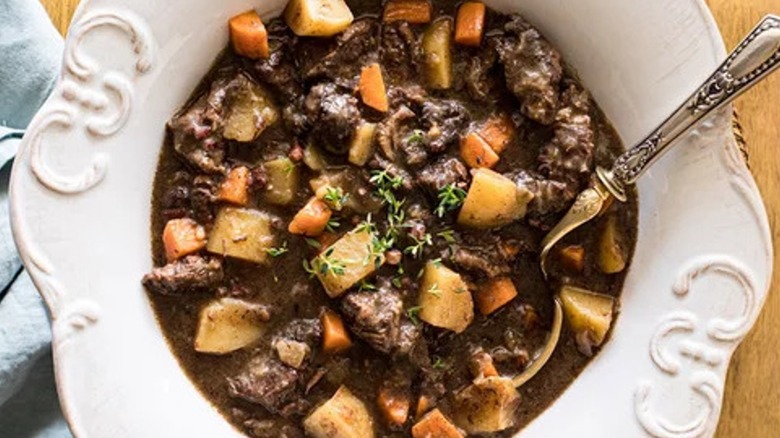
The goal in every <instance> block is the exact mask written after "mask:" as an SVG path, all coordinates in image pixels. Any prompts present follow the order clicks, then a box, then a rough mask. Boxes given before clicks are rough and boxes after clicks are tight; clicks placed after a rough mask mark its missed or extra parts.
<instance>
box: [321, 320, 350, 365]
mask: <svg viewBox="0 0 780 438" xmlns="http://www.w3.org/2000/svg"><path fill="white" fill-rule="evenodd" d="M320 321H321V322H322V350H323V351H324V352H326V353H331V354H334V353H339V352H342V351H344V350H348V349H349V348H350V347H351V346H352V340H350V339H349V333H347V329H346V328H344V321H342V320H341V317H340V316H339V315H338V314H336V313H334V312H332V311H330V310H325V311H324V312H322V316H321V317H320Z"/></svg>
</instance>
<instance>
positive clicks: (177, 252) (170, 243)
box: [162, 218, 206, 262]
mask: <svg viewBox="0 0 780 438" xmlns="http://www.w3.org/2000/svg"><path fill="white" fill-rule="evenodd" d="M162 238H163V246H164V247H165V256H166V257H167V258H168V261H169V262H171V261H174V260H176V259H178V258H180V257H183V256H185V255H187V254H192V253H194V252H198V251H200V250H201V249H203V248H205V247H206V230H205V229H204V228H203V227H202V226H200V225H198V223H197V222H195V221H194V220H192V219H189V218H183V219H172V220H169V221H168V223H167V224H165V229H164V230H163V236H162Z"/></svg>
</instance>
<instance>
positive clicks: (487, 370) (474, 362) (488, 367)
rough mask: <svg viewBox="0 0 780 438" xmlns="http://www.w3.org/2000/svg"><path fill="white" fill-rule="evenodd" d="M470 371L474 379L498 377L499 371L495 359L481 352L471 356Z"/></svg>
mask: <svg viewBox="0 0 780 438" xmlns="http://www.w3.org/2000/svg"><path fill="white" fill-rule="evenodd" d="M469 369H470V370H471V374H472V375H473V376H474V378H475V379H476V378H480V377H497V376H498V370H497V369H496V365H495V364H494V363H493V357H492V356H490V355H489V354H488V353H486V352H484V351H480V352H478V353H476V354H474V355H473V356H471V361H470V363H469Z"/></svg>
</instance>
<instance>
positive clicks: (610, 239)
mask: <svg viewBox="0 0 780 438" xmlns="http://www.w3.org/2000/svg"><path fill="white" fill-rule="evenodd" d="M598 263H599V268H600V269H601V271H602V272H604V273H605V274H617V273H618V272H623V270H624V269H626V252H625V250H624V249H623V237H622V236H621V233H620V230H619V229H618V220H617V216H615V215H612V216H610V217H609V218H607V223H606V225H605V226H604V230H603V231H602V232H601V238H600V239H599V260H598Z"/></svg>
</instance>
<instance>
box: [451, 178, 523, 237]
mask: <svg viewBox="0 0 780 438" xmlns="http://www.w3.org/2000/svg"><path fill="white" fill-rule="evenodd" d="M472 175H473V179H472V181H471V187H470V188H469V191H468V194H467V195H466V199H465V200H464V201H463V207H462V208H461V210H460V214H458V224H460V225H463V226H467V227H472V228H498V227H503V226H505V225H509V224H510V223H512V222H513V221H516V220H519V219H522V218H523V217H525V212H526V208H527V206H528V203H529V202H531V200H532V199H533V198H534V195H533V193H531V192H530V191H528V190H526V189H524V188H520V187H518V186H517V185H516V184H515V183H514V181H512V180H511V179H509V178H507V177H505V176H503V175H501V174H500V173H496V172H494V171H492V170H490V169H484V168H483V169H475V170H473V171H472Z"/></svg>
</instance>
